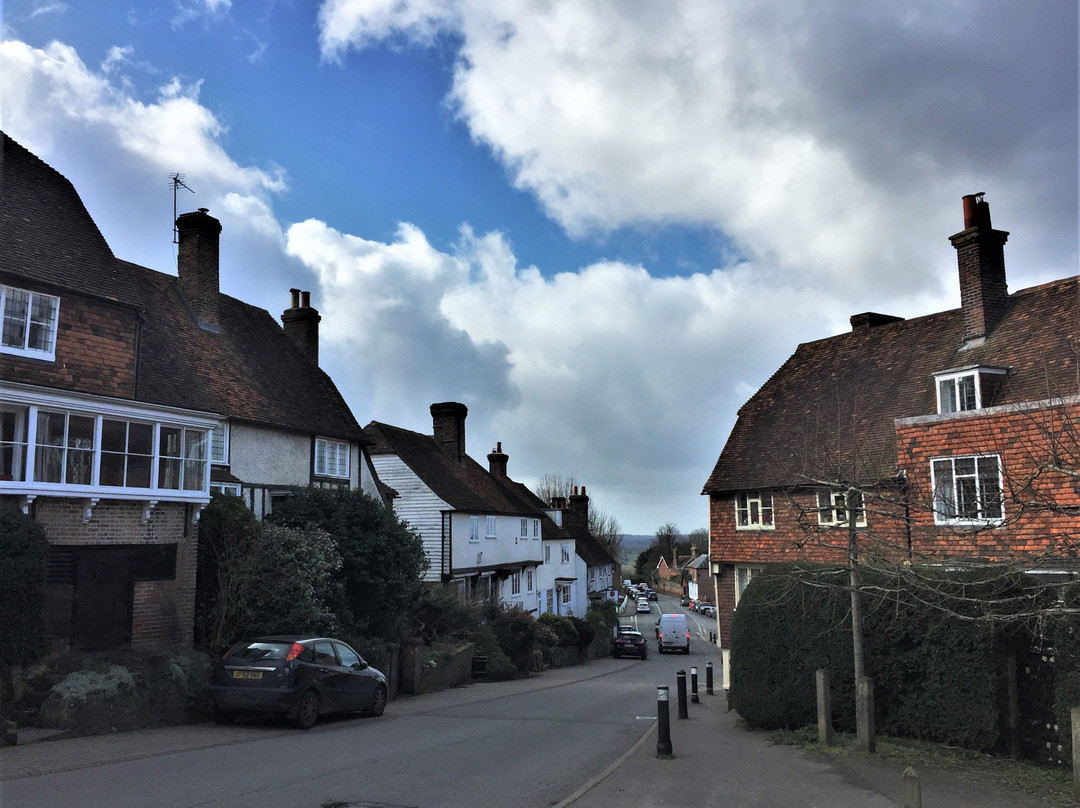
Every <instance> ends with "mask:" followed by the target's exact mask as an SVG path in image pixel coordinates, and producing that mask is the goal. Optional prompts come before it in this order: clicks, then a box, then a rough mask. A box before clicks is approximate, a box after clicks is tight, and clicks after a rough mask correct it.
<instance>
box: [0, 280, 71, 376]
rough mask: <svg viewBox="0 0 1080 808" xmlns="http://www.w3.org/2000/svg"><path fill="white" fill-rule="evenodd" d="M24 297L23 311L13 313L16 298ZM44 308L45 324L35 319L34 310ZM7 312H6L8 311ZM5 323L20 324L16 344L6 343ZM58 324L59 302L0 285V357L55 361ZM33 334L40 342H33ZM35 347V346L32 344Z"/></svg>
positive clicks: (38, 293)
mask: <svg viewBox="0 0 1080 808" xmlns="http://www.w3.org/2000/svg"><path fill="white" fill-rule="evenodd" d="M21 295H26V300H25V310H24V311H22V312H21V313H20V312H18V311H16V310H14V306H16V305H18V304H17V303H16V302H15V298H16V297H17V296H21ZM43 304H44V305H45V306H47V308H48V312H47V316H48V319H47V320H42V319H41V318H40V317H35V309H36V308H40V307H41V306H42V305H43ZM9 309H10V311H9ZM9 322H11V323H20V325H19V326H17V327H18V328H20V329H21V331H22V334H21V338H20V340H19V343H18V344H15V343H13V342H9V341H8V337H7V335H8V333H9V331H10V329H9V328H8V324H9ZM59 322H60V298H58V297H56V296H55V295H46V294H42V293H41V292H31V291H30V290H29V289H19V288H16V287H14V286H6V285H3V284H0V353H6V354H13V355H15V356H26V357H30V358H33V359H44V360H47V361H49V362H55V361H56V334H57V331H58V327H57V326H58V324H59ZM35 334H37V335H38V336H39V337H40V336H42V335H43V336H44V339H40V338H39V339H33V337H34V336H35ZM32 343H35V344H32Z"/></svg>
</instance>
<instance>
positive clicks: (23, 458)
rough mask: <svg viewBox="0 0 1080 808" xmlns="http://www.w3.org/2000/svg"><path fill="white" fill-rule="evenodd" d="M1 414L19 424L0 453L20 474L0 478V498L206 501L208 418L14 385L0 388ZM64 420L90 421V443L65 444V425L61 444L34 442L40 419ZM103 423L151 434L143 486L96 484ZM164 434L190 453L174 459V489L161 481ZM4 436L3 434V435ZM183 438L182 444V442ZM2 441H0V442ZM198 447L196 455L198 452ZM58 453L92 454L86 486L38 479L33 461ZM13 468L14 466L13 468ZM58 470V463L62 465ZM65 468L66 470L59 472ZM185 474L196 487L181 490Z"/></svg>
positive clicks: (90, 501)
mask: <svg viewBox="0 0 1080 808" xmlns="http://www.w3.org/2000/svg"><path fill="white" fill-rule="evenodd" d="M0 412H3V413H7V414H14V415H15V416H16V419H21V423H19V424H17V425H15V426H14V430H13V435H14V436H15V439H14V440H10V441H4V443H2V444H0V450H9V451H10V452H11V453H12V455H15V456H17V457H18V463H17V465H19V466H20V468H19V472H20V474H19V475H16V474H14V473H12V474H11V475H9V476H11V477H13V478H16V477H17V479H11V480H7V479H0V494H6V495H16V496H22V497H24V501H25V502H29V500H31V499H33V498H34V497H37V496H62V497H71V498H80V499H85V500H86V502H87V503H88V506H89V507H90V508H92V506H93V503H95V502H97V501H98V500H100V499H132V500H151V501H168V502H177V501H179V502H191V503H198V504H205V503H207V502H209V500H210V488H209V481H210V457H209V449H208V440H209V434H210V430H211V429H212V428H213V426H214V424H215V423H216V422H217V418H216V417H215V416H212V415H205V414H201V413H195V412H194V411H191V410H181V409H177V408H155V407H149V406H144V405H141V404H137V403H132V402H125V403H117V402H116V401H114V400H112V399H105V398H99V397H96V396H71V395H57V394H54V393H52V392H48V393H44V392H41V390H40V388H35V387H32V386H30V385H22V384H16V383H6V384H0ZM42 413H48V414H52V415H63V416H64V418H65V424H70V418H71V417H72V416H75V417H80V418H88V419H92V420H93V440H92V442H91V444H92V445H91V446H83V445H78V446H73V445H69V443H70V441H69V440H68V438H67V435H68V432H67V426H65V432H64V440H63V445H62V446H61V445H60V444H40V442H39V437H38V424H39V414H42ZM105 421H110V422H121V423H127V424H133V423H135V424H142V425H145V426H149V427H150V428H151V429H152V448H151V452H152V454H145V455H143V456H144V457H148V458H149V462H150V474H149V480H148V481H149V485H148V486H126V485H103V484H102V483H101V460H102V454H103V452H102V440H101V435H102V425H103V423H104V422H105ZM163 429H177V430H180V434H181V445H182V446H185V447H190V449H191V451H190V452H189V453H187V454H185V455H183V456H181V457H179V458H172V459H173V460H176V459H179V460H180V461H181V469H182V475H181V476H180V477H178V480H177V485H176V486H169V487H164V486H162V484H161V481H160V475H159V472H160V469H161V467H162V461H163V459H164V460H169V459H170V458H163V456H162V454H161V433H162V430H163ZM5 434H6V433H5ZM185 438H187V439H185ZM2 439H3V438H2V437H0V440H2ZM200 447H201V450H200ZM57 449H60V450H61V451H63V452H64V454H65V461H64V462H65V463H66V456H67V455H69V454H70V453H71V452H72V451H77V452H82V453H89V454H91V457H92V460H91V463H92V469H91V473H90V478H89V481H88V482H87V481H84V480H80V481H79V482H74V483H69V482H48V481H44V480H39V479H37V478H38V477H40V476H41V472H40V470H39V469H38V462H39V459H40V457H41V456H43V453H44V452H48V451H50V450H53V451H55V450H57ZM127 449H128V447H125V452H123V453H119V455H118V453H115V452H114V453H113V456H114V457H116V456H121V455H122V456H124V458H125V464H126V462H127V454H128V452H127ZM15 465H16V464H15V463H14V462H13V468H12V470H13V471H14V466H15ZM62 467H63V464H62ZM64 468H66V467H64ZM185 469H186V473H187V474H188V475H189V477H188V479H189V481H192V480H193V481H196V482H197V486H195V487H190V486H185V485H184V481H183V480H184V478H183V473H184V470H185ZM64 479H66V472H65V471H62V472H61V480H64Z"/></svg>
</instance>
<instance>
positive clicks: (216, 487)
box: [210, 483, 240, 497]
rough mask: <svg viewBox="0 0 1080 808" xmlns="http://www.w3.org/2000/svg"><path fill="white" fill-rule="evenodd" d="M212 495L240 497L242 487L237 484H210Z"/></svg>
mask: <svg viewBox="0 0 1080 808" xmlns="http://www.w3.org/2000/svg"><path fill="white" fill-rule="evenodd" d="M210 493H211V494H232V495H233V496H234V497H238V496H240V486H239V485H237V484H236V483H210Z"/></svg>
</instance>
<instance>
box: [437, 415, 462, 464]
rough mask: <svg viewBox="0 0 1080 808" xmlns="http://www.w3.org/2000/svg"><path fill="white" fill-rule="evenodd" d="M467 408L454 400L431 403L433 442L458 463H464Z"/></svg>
mask: <svg viewBox="0 0 1080 808" xmlns="http://www.w3.org/2000/svg"><path fill="white" fill-rule="evenodd" d="M468 414H469V408H468V407H466V406H465V405H464V404H459V403H458V402H456V401H444V402H442V403H440V404H432V405H431V421H432V425H433V427H434V431H435V442H436V443H438V444H439V445H440V446H441V447H442V448H443V450H444V451H445V452H446V453H447V454H449V455H450V456H451V457H452V458H454V460H456V461H457V462H458V463H461V464H462V465H464V463H465V417H466V416H467V415H468Z"/></svg>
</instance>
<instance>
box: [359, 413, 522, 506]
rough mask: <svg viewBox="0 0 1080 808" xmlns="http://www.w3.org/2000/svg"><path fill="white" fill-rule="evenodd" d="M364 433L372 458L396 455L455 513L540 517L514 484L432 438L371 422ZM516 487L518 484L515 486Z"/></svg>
mask: <svg viewBox="0 0 1080 808" xmlns="http://www.w3.org/2000/svg"><path fill="white" fill-rule="evenodd" d="M364 431H365V433H366V434H367V436H368V438H369V439H370V440H371V444H370V445H369V447H368V451H369V452H370V453H371V455H372V456H378V455H381V454H394V455H397V456H398V457H399V458H401V460H402V462H403V463H405V465H407V466H408V467H409V468H410V469H412V470H413V472H414V473H415V474H416V475H417V476H418V477H419V478H420V479H421V480H423V481H424V483H425V484H426V485H427V486H428V487H429V488H430V489H431V490H432V491H434V492H435V494H436V495H437V496H438V497H439V498H440V499H442V500H443V501H444V502H446V503H447V504H449V505H450V506H451V507H453V508H454V509H455V510H459V511H467V512H471V513H487V514H492V515H496V514H512V515H518V514H521V515H527V516H529V517H536V518H539V517H540V516H542V515H543V513H542V511H540V509H538V508H536V507H535V505H534V503H532V502H530V501H529V500H528V498H527V497H525V496H524V495H522V494H521V493H520V492H519V491H516V490H515V489H514V487H513V486H511V485H504V484H502V483H501V482H500V481H499V480H498V479H497V478H496V477H494V476H492V474H491V473H490V472H489V471H488V470H487V469H485V468H484V467H483V466H481V465H480V464H479V463H477V462H476V461H475V460H473V459H472V458H471V457H469V456H468V455H466V456H465V458H464V461H463V462H462V463H458V462H457V460H456V459H455V458H453V457H451V456H450V455H449V454H448V453H447V452H446V450H444V449H443V448H442V447H441V446H440V445H439V444H438V443H437V442H436V441H435V438H434V437H432V436H431V435H421V434H420V433H419V432H412V431H411V430H408V429H402V428H401V427H396V426H391V425H390V424H383V423H380V422H378V421H372V422H371V423H370V424H368V425H367V426H366V427H364ZM514 485H516V484H514Z"/></svg>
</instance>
